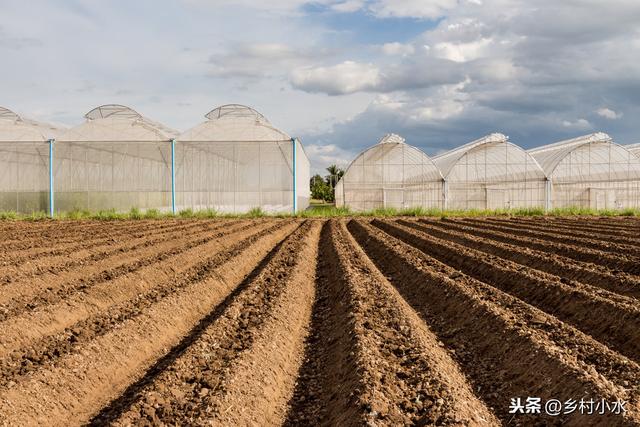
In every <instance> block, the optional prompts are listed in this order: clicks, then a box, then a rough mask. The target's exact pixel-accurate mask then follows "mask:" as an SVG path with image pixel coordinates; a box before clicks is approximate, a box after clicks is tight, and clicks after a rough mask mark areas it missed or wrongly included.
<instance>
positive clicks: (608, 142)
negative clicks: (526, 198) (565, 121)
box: [529, 132, 640, 209]
mask: <svg viewBox="0 0 640 427" xmlns="http://www.w3.org/2000/svg"><path fill="white" fill-rule="evenodd" d="M529 153H530V154H531V155H532V156H533V157H534V158H535V159H536V160H538V162H539V163H540V166H542V168H543V169H544V171H545V172H546V174H547V176H548V177H549V179H550V181H551V195H550V198H551V200H552V206H553V207H554V208H564V207H583V208H591V209H623V208H637V207H640V157H637V156H635V155H634V154H633V153H631V151H630V150H628V149H627V148H625V147H624V146H622V145H619V144H616V143H615V142H613V139H612V138H611V137H610V136H609V135H607V134H606V133H602V132H598V133H594V134H590V135H585V136H580V137H578V138H573V139H568V140H565V141H560V142H556V143H554V144H549V145H545V146H542V147H538V148H534V149H531V150H529Z"/></svg>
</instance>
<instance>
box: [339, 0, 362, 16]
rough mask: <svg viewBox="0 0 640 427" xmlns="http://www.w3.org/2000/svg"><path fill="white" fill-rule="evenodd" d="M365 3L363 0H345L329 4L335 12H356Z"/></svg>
mask: <svg viewBox="0 0 640 427" xmlns="http://www.w3.org/2000/svg"><path fill="white" fill-rule="evenodd" d="M364 5H365V2H364V0H347V1H344V2H341V3H335V4H333V5H332V6H331V9H333V10H335V11H336V12H345V13H349V12H357V11H358V10H360V9H362V8H363V7H364Z"/></svg>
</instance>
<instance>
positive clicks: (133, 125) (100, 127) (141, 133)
mask: <svg viewBox="0 0 640 427" xmlns="http://www.w3.org/2000/svg"><path fill="white" fill-rule="evenodd" d="M84 117H85V118H86V119H87V120H86V122H84V123H82V124H80V125H78V126H75V127H73V128H71V129H70V130H69V131H68V132H66V133H65V134H64V135H63V136H62V137H61V138H60V140H61V141H77V142H92V141H96V142H98V141H101V142H116V141H124V142H126V141H131V142H134V141H149V142H155V141H168V140H170V139H173V138H175V137H176V136H177V135H178V132H177V131H175V130H173V129H171V128H169V127H167V126H164V125H162V124H160V123H158V122H155V121H153V120H150V119H148V118H146V117H144V116H143V115H141V114H140V113H138V112H137V111H135V110H133V109H131V108H129V107H126V106H124V105H118V104H107V105H101V106H100V107H96V108H94V109H93V110H91V111H89V112H88V113H87V114H85V115H84Z"/></svg>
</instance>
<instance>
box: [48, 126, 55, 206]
mask: <svg viewBox="0 0 640 427" xmlns="http://www.w3.org/2000/svg"><path fill="white" fill-rule="evenodd" d="M54 142H55V139H50V140H49V216H50V217H51V218H53V214H54V200H53V197H54V190H53V143H54Z"/></svg>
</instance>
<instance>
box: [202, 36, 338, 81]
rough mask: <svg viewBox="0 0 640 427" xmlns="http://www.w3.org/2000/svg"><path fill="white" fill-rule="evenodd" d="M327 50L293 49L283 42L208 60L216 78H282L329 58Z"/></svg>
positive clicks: (236, 48)
mask: <svg viewBox="0 0 640 427" xmlns="http://www.w3.org/2000/svg"><path fill="white" fill-rule="evenodd" d="M329 55H330V52H329V50H328V49H325V48H322V47H319V48H309V47H303V48H300V47H294V46H290V45H287V44H284V43H243V44H238V45H235V46H233V47H232V48H231V49H228V51H225V52H223V53H218V54H214V55H212V56H211V57H210V58H209V63H210V64H211V71H210V75H211V76H213V77H225V78H236V77H252V78H258V77H269V76H273V75H282V74H283V73H285V72H286V70H287V69H291V68H293V67H299V66H301V65H303V64H305V63H307V62H309V61H310V60H314V61H315V60H318V59H319V58H322V57H323V56H329Z"/></svg>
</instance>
